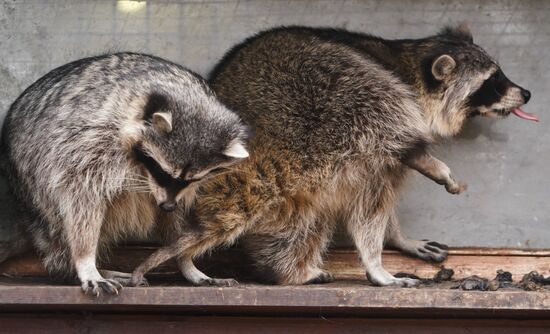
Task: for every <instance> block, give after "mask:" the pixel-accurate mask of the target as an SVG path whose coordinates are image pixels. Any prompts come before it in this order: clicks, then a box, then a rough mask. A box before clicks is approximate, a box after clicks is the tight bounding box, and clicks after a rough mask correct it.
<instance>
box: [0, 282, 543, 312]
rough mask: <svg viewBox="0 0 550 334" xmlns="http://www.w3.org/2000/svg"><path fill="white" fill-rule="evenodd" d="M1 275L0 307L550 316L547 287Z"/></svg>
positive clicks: (117, 310)
mask: <svg viewBox="0 0 550 334" xmlns="http://www.w3.org/2000/svg"><path fill="white" fill-rule="evenodd" d="M23 281H24V280H18V281H16V282H11V283H10V282H6V281H5V279H4V280H2V281H1V282H0V311H3V312H6V311H12V312H13V311H19V312H22V311H24V312H33V311H34V312H38V311H42V312H43V311H48V312H59V311H72V312H74V311H91V312H103V313H107V312H156V313H165V314H168V313H178V314H202V315H214V314H218V315H219V314H233V315H234V314H241V315H244V314H248V315H276V316H283V315H294V316H299V315H304V316H306V315H307V316H325V315H326V316H328V315H330V316H368V317H376V316H392V317H409V316H414V317H423V318H434V317H449V316H452V317H474V318H483V317H502V318H528V317H529V318H541V319H542V318H548V317H549V316H550V298H548V295H549V294H548V292H525V291H521V290H499V291H497V292H480V291H473V292H472V291H460V290H450V289H441V288H433V287H432V288H430V287H426V288H421V289H414V288H413V289H405V288H396V287H383V288H380V287H373V286H369V285H367V284H365V282H364V281H340V282H336V283H331V284H326V285H308V286H266V285H256V284H242V285H239V286H236V287H224V288H221V287H190V286H151V287H146V288H125V289H123V290H122V291H121V293H120V294H119V295H116V296H110V295H101V296H100V297H97V298H96V297H92V296H86V295H84V294H82V292H81V290H80V287H78V286H59V285H43V284H31V283H28V284H26V283H24V282H23Z"/></svg>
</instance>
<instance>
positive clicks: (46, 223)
mask: <svg viewBox="0 0 550 334" xmlns="http://www.w3.org/2000/svg"><path fill="white" fill-rule="evenodd" d="M247 133H248V132H247V127H246V126H245V125H244V124H243V123H242V122H241V120H240V118H239V117H238V116H237V115H236V114H235V113H233V112H232V111H230V110H229V109H228V108H227V107H225V106H224V105H223V104H222V103H221V102H219V101H218V99H216V97H215V94H214V93H213V92H212V90H211V89H210V88H209V87H208V85H207V83H206V82H205V81H204V79H202V78H200V77H199V76H197V75H196V74H194V73H192V72H190V71H188V70H186V69H185V68H183V67H182V66H179V65H176V64H174V63H171V62H169V61H166V60H163V59H160V58H157V57H154V56H150V55H144V54H137V53H116V54H107V55H102V56H98V57H92V58H86V59H81V60H78V61H75V62H72V63H70V64H67V65H64V66H61V67H59V68H57V69H55V70H53V71H51V72H49V73H48V74H46V75H45V76H43V77H42V78H41V79H39V80H38V81H36V82H35V83H34V84H32V85H31V86H30V87H29V88H27V90H25V92H24V93H23V94H22V95H21V96H20V97H19V98H18V99H17V100H16V101H15V102H14V103H13V104H12V106H11V108H10V110H9V112H8V114H7V116H6V120H5V123H4V127H3V134H2V147H1V150H2V151H1V154H2V160H3V171H4V173H5V175H6V177H7V179H8V181H9V185H10V188H11V190H12V191H13V192H14V194H15V195H16V196H17V199H18V200H19V201H20V203H21V212H22V213H23V214H24V219H23V222H24V223H23V225H24V226H22V228H21V229H20V230H21V231H22V232H21V235H20V236H19V237H18V238H15V239H14V240H13V241H11V242H9V243H8V244H4V245H2V250H1V251H0V254H1V255H2V258H0V260H1V261H3V260H5V259H6V258H7V257H8V256H12V255H16V254H18V253H21V252H23V251H25V250H26V249H27V248H29V246H30V245H31V244H34V246H35V248H36V249H37V251H38V252H39V254H40V256H41V257H42V261H43V264H44V266H45V268H46V269H47V270H48V271H49V273H51V274H52V275H55V276H61V277H65V278H71V277H74V276H75V275H76V276H77V277H78V279H79V280H80V282H81V286H82V289H83V291H84V292H86V293H94V294H96V295H98V294H99V293H100V290H101V289H102V290H104V291H105V292H107V293H111V294H113V293H118V290H119V289H120V288H121V287H122V284H126V283H127V282H128V281H129V278H130V274H126V273H120V272H113V271H98V269H97V266H96V261H97V259H98V257H99V256H101V255H103V254H105V253H106V251H108V249H109V246H110V245H112V244H113V243H114V242H117V241H120V240H122V239H123V238H126V237H135V238H144V237H147V236H150V235H151V233H152V231H154V228H155V227H156V226H158V227H159V231H160V233H162V231H163V228H162V226H164V225H169V224H171V221H173V220H175V219H180V218H179V217H178V215H177V212H174V211H175V209H176V207H177V203H178V202H180V203H181V206H183V207H185V206H186V205H187V204H188V203H189V202H190V201H191V199H192V197H193V196H194V191H195V189H196V186H197V184H199V183H200V181H201V180H205V179H208V178H210V177H213V176H214V175H217V174H220V173H223V172H224V171H226V170H227V169H229V168H231V166H232V165H234V164H235V163H237V162H239V161H240V160H242V159H244V158H246V157H248V152H247V149H246V147H245V145H246V140H247V136H248V134H247ZM100 272H101V273H100Z"/></svg>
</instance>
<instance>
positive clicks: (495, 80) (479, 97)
mask: <svg viewBox="0 0 550 334" xmlns="http://www.w3.org/2000/svg"><path fill="white" fill-rule="evenodd" d="M511 86H514V84H513V83H512V82H511V81H510V80H508V78H507V77H506V76H505V75H504V73H502V71H501V70H500V69H498V70H497V71H496V72H495V73H493V75H491V76H490V77H489V78H488V79H487V80H485V82H483V85H481V87H479V89H478V90H477V91H476V92H475V93H473V94H472V95H470V97H469V105H470V106H471V107H472V108H477V107H481V106H485V107H489V106H491V105H493V104H495V103H497V102H498V101H500V99H502V96H504V95H505V94H506V90H507V89H508V88H509V87H511Z"/></svg>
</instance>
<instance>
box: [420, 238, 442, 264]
mask: <svg viewBox="0 0 550 334" xmlns="http://www.w3.org/2000/svg"><path fill="white" fill-rule="evenodd" d="M422 242H423V244H422V245H421V246H419V247H418V248H417V249H416V252H414V253H415V255H416V256H418V257H419V258H421V259H422V260H425V261H430V262H435V263H440V262H443V261H445V260H446V259H447V255H449V247H448V246H447V245H444V244H440V243H439V242H435V241H429V240H422Z"/></svg>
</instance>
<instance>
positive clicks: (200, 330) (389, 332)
mask: <svg viewBox="0 0 550 334" xmlns="http://www.w3.org/2000/svg"><path fill="white" fill-rule="evenodd" d="M28 317H29V316H28V315H26V314H14V315H2V316H0V323H1V324H2V331H3V332H5V333H11V334H19V333H20V334H28V333H46V334H47V333H52V334H65V333H78V334H80V333H121V334H122V333H132V334H141V333H144V334H150V333H163V334H171V333H194V334H214V333H215V334H218V333H224V334H243V333H259V332H261V333H263V334H271V333H273V334H280V333H288V334H293V333H297V334H304V333H316V334H329V333H386V334H402V333H404V332H406V333H411V334H415V333H446V334H470V333H474V332H475V333H479V334H484V333H499V334H515V333H518V332H520V331H523V332H528V333H531V334H538V333H548V328H549V327H550V320H531V321H525V320H522V321H519V320H472V319H464V320H462V319H421V320H420V319H399V320H395V319H351V318H333V317H330V318H321V317H312V318H303V317H297V318H270V317H255V318H246V317H219V316H215V317H197V316H194V317H193V316H162V315H157V316H151V315H139V316H137V315H115V316H113V315H95V314H94V315H85V316H84V315H70V314H69V315H50V314H45V315H34V316H33V317H32V321H28V320H27V319H28Z"/></svg>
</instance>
